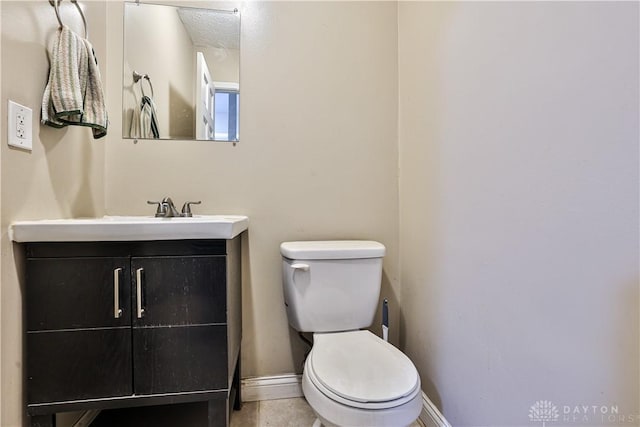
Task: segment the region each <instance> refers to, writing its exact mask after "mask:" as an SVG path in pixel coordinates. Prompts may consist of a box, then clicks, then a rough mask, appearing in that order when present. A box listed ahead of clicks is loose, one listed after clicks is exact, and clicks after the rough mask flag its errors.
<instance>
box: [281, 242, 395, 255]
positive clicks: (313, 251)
mask: <svg viewBox="0 0 640 427" xmlns="http://www.w3.org/2000/svg"><path fill="white" fill-rule="evenodd" d="M280 253H281V254H282V256H284V257H285V258H289V259H356V258H382V257H383V256H384V254H385V247H384V245H383V244H382V243H378V242H374V241H371V240H323V241H311V242H284V243H282V244H281V245H280Z"/></svg>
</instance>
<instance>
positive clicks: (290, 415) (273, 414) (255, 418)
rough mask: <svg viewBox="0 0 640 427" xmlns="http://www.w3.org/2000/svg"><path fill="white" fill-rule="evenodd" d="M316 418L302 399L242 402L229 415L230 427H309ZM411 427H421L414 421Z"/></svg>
mask: <svg viewBox="0 0 640 427" xmlns="http://www.w3.org/2000/svg"><path fill="white" fill-rule="evenodd" d="M315 419H316V417H315V415H314V414H313V411H312V410H311V407H310V406H309V405H308V404H307V401H306V400H304V398H302V397H297V398H294V399H279V400H263V401H261V402H244V403H243V404H242V410H241V411H233V413H232V414H231V427H311V426H312V425H313V422H314V421H315ZM411 427H421V424H420V423H419V422H418V421H416V422H414V423H413V424H411Z"/></svg>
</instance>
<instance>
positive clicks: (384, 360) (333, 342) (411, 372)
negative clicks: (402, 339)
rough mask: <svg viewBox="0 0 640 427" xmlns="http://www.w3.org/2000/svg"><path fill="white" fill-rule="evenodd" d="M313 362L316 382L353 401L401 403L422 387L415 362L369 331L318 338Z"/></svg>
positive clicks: (324, 335)
mask: <svg viewBox="0 0 640 427" xmlns="http://www.w3.org/2000/svg"><path fill="white" fill-rule="evenodd" d="M309 359H310V360H309V361H308V362H309V363H310V365H311V368H312V369H313V373H314V377H315V379H316V380H317V381H319V382H320V383H321V384H322V385H323V386H324V387H326V388H327V389H328V390H330V391H331V392H333V393H335V394H336V395H338V396H340V397H342V398H345V399H348V400H350V401H355V402H387V401H391V400H396V399H400V398H402V397H404V396H407V395H409V394H411V393H412V392H414V391H415V389H416V387H418V385H419V383H420V379H419V377H418V372H417V371H416V368H415V366H413V363H411V360H409V358H408V357H407V356H405V355H404V354H403V353H402V352H401V351H400V350H398V349H397V348H395V347H394V346H393V345H391V344H389V343H387V342H385V341H383V340H382V339H380V338H378V337H377V336H375V335H374V334H372V333H371V332H369V331H353V332H339V333H324V334H315V335H314V336H313V349H312V351H311V353H310V354H309Z"/></svg>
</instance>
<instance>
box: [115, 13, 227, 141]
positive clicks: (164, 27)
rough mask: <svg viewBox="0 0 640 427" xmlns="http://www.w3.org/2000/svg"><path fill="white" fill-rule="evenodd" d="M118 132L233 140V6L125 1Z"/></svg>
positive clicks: (130, 135) (135, 135) (142, 136)
mask: <svg viewBox="0 0 640 427" xmlns="http://www.w3.org/2000/svg"><path fill="white" fill-rule="evenodd" d="M123 63H124V67H123V96H122V103H123V105H122V116H123V117H122V124H123V126H122V133H123V138H134V139H147V138H148V139H180V140H190V139H198V140H212V141H238V140H239V114H240V104H239V102H240V15H239V14H238V12H237V10H234V11H225V10H213V9H199V8H192V7H174V6H166V5H154V4H141V3H125V7H124V61H123Z"/></svg>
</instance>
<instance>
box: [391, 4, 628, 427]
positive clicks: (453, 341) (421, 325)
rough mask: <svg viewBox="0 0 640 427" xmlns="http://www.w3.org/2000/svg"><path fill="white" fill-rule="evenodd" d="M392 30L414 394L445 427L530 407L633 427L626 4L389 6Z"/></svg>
mask: <svg viewBox="0 0 640 427" xmlns="http://www.w3.org/2000/svg"><path fill="white" fill-rule="evenodd" d="M398 22H399V82H400V103H399V106H400V116H399V117H400V120H399V130H400V145H399V146H400V154H399V156H400V243H401V274H402V276H401V281H402V302H403V307H402V311H403V314H402V317H403V325H402V337H401V343H402V345H403V347H404V348H405V349H406V351H407V352H408V354H409V356H410V357H411V358H412V359H413V360H414V361H415V362H416V364H417V366H418V368H419V370H420V372H421V375H422V380H423V389H424V390H425V391H426V392H427V393H428V394H429V396H430V397H431V398H432V399H433V400H434V401H436V402H437V403H438V404H439V405H440V406H441V407H442V408H443V410H444V415H445V416H446V417H447V418H448V419H449V421H450V422H451V424H452V425H455V426H479V425H483V426H493V427H498V426H514V425H528V424H531V421H530V420H529V418H528V415H529V408H530V407H531V405H533V404H534V403H535V402H536V401H538V400H550V401H552V402H553V403H554V404H555V405H557V407H558V408H559V410H560V413H561V417H564V414H563V412H564V405H598V407H600V406H602V405H604V406H611V405H618V407H619V413H620V415H626V416H629V415H634V416H636V418H635V421H632V422H631V424H633V425H637V424H638V418H637V415H638V414H639V413H640V407H639V405H638V401H639V390H638V387H639V385H638V360H639V357H640V355H639V354H638V345H639V330H638V320H639V319H638V302H639V295H638V279H639V273H638V259H639V258H638V256H639V253H638V217H639V215H638V140H639V134H638V132H639V131H638V99H639V98H638V89H639V88H638V75H639V70H638V3H606V2H603V3H590V2H578V3H564V2H556V3H549V2H533V3H518V2H498V3H473V2H471V3H453V2H452V3H446V2H445V3H439V2H401V3H400V5H399V21H398ZM560 422H561V424H562V425H566V426H569V425H599V426H601V425H603V422H602V420H601V418H600V417H599V416H593V415H591V416H590V417H588V419H587V420H583V419H582V418H580V420H579V422H573V421H571V420H568V421H567V420H565V419H564V418H561V419H560ZM631 424H629V421H623V422H620V421H618V422H616V423H613V424H611V425H631ZM548 425H551V423H549V424H548Z"/></svg>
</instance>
